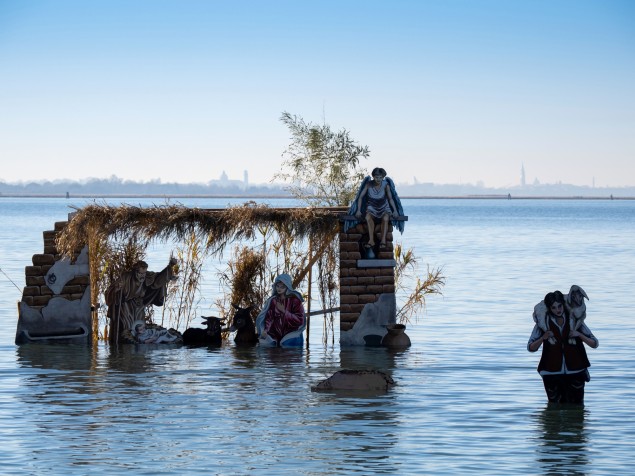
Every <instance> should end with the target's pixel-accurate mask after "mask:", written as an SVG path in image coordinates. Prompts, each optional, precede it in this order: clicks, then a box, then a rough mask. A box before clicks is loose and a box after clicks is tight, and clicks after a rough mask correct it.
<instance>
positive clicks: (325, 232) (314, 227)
mask: <svg viewBox="0 0 635 476" xmlns="http://www.w3.org/2000/svg"><path fill="white" fill-rule="evenodd" d="M345 213H346V209H345V208H342V207H330V208H315V207H307V208H270V207H268V206H266V205H261V204H256V203H254V202H247V203H245V204H244V205H241V206H235V207H229V208H226V209H213V210H211V209H203V208H193V207H185V206H182V205H164V206H158V205H154V206H150V207H139V206H132V205H120V206H113V205H105V204H104V205H97V204H95V205H88V206H85V207H82V208H79V209H77V211H76V212H75V213H74V214H73V216H72V218H71V220H70V221H69V223H68V225H67V226H66V227H65V228H64V230H63V231H62V233H61V234H60V235H59V237H58V248H59V249H60V251H62V252H63V253H66V254H71V253H72V251H73V250H77V249H81V248H82V247H83V246H84V245H85V244H87V243H89V242H90V237H91V236H92V238H93V239H94V238H101V239H107V238H114V239H122V240H125V239H129V238H136V239H137V240H141V241H151V240H159V241H169V240H172V241H181V240H184V239H186V238H189V237H190V236H191V235H192V234H194V235H196V236H198V237H200V238H203V239H204V242H205V244H206V246H207V248H208V249H210V250H211V251H212V253H218V252H222V250H223V249H224V248H225V246H226V245H227V244H228V243H231V242H232V241H235V240H242V239H252V238H254V237H255V236H256V232H257V231H263V230H266V229H268V228H271V227H273V229H274V230H275V231H276V232H278V233H282V234H286V235H287V236H290V237H293V238H300V239H302V238H314V239H316V241H318V242H319V241H321V240H320V238H321V239H324V237H325V236H331V237H332V236H334V235H335V234H336V233H337V232H338V230H339V228H338V221H339V218H338V217H339V216H340V215H344V214H345Z"/></svg>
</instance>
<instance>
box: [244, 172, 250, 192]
mask: <svg viewBox="0 0 635 476" xmlns="http://www.w3.org/2000/svg"><path fill="white" fill-rule="evenodd" d="M243 182H244V183H245V188H248V187H249V174H248V173H247V171H246V170H245V171H244V172H243Z"/></svg>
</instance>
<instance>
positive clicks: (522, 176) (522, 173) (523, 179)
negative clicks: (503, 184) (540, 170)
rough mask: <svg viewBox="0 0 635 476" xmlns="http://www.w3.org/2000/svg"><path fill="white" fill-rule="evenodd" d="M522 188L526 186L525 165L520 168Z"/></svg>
mask: <svg viewBox="0 0 635 476" xmlns="http://www.w3.org/2000/svg"><path fill="white" fill-rule="evenodd" d="M520 186H521V187H524V186H525V164H522V165H521V166H520Z"/></svg>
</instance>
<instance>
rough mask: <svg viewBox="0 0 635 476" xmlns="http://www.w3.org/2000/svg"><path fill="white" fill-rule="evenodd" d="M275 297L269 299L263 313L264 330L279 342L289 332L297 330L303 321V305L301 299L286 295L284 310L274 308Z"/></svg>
mask: <svg viewBox="0 0 635 476" xmlns="http://www.w3.org/2000/svg"><path fill="white" fill-rule="evenodd" d="M276 299H277V297H273V298H271V299H270V300H269V307H268V308H267V314H266V315H265V332H266V333H267V334H268V335H269V336H270V337H271V338H272V339H275V340H276V341H277V342H280V339H282V338H283V337H284V336H285V335H287V334H288V333H289V332H293V331H297V330H298V329H299V328H300V326H302V324H303V323H304V307H303V306H302V301H300V300H299V299H298V298H297V297H295V296H293V295H288V296H286V299H285V303H284V307H285V310H284V312H281V311H278V309H277V308H276Z"/></svg>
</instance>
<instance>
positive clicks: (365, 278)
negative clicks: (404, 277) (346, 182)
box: [340, 223, 395, 331]
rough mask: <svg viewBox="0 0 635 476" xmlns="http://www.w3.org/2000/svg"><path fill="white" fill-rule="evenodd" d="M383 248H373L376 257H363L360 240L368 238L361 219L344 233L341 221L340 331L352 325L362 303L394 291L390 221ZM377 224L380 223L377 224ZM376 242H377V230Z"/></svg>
mask: <svg viewBox="0 0 635 476" xmlns="http://www.w3.org/2000/svg"><path fill="white" fill-rule="evenodd" d="M389 226H390V228H389V229H388V235H387V237H386V245H387V246H386V249H385V250H379V249H378V248H377V246H376V247H375V249H374V254H375V256H376V258H374V259H366V250H365V249H364V247H363V244H364V243H366V242H367V241H368V226H367V225H366V223H360V224H358V225H357V226H355V227H354V228H351V229H349V230H348V233H344V225H343V223H341V224H340V331H348V330H350V329H352V328H353V326H354V325H355V322H357V319H358V318H359V316H360V314H361V313H362V310H363V309H364V306H365V305H366V304H369V303H374V302H377V300H378V299H379V296H380V295H382V294H387V293H392V294H394V293H395V269H394V266H395V261H394V258H395V256H394V253H393V233H392V231H393V229H392V225H389ZM377 228H379V227H377ZM376 231H377V238H376V242H377V243H379V241H380V237H379V230H378V229H376Z"/></svg>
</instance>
